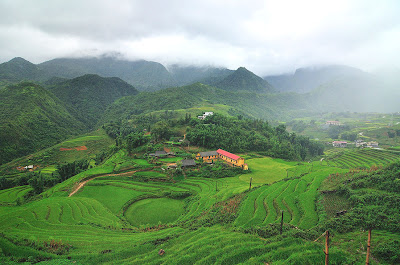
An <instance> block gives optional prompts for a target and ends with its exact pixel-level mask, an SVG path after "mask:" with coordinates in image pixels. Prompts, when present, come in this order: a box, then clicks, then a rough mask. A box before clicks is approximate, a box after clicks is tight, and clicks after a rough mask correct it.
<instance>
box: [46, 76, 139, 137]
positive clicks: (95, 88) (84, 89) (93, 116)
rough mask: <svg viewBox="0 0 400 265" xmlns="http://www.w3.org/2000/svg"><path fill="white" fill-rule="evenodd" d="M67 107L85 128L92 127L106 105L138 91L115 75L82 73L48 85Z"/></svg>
mask: <svg viewBox="0 0 400 265" xmlns="http://www.w3.org/2000/svg"><path fill="white" fill-rule="evenodd" d="M49 90H50V91H51V92H53V93H54V94H55V95H56V96H57V97H58V98H59V99H60V100H61V101H63V102H64V103H65V104H66V106H67V109H68V110H69V111H70V113H71V114H73V115H74V116H75V117H76V118H77V119H78V120H80V121H81V122H83V123H84V124H85V125H86V127H87V128H90V129H92V128H93V127H94V126H95V125H96V123H97V122H98V120H99V119H100V118H101V116H102V115H103V113H104V111H105V109H106V108H107V106H108V105H110V104H111V103H113V102H114V101H115V100H116V99H119V98H121V97H124V96H129V95H135V94H137V93H138V91H137V90H136V89H135V88H134V87H133V86H131V85H129V84H128V83H126V82H125V81H123V80H121V79H119V78H117V77H109V78H105V77H100V76H98V75H89V74H88V75H84V76H81V77H77V78H74V79H71V80H67V81H64V82H61V83H57V84H55V85H53V86H50V87H49Z"/></svg>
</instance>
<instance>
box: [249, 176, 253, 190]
mask: <svg viewBox="0 0 400 265" xmlns="http://www.w3.org/2000/svg"><path fill="white" fill-rule="evenodd" d="M252 180H253V178H252V177H250V187H249V190H251V181H252Z"/></svg>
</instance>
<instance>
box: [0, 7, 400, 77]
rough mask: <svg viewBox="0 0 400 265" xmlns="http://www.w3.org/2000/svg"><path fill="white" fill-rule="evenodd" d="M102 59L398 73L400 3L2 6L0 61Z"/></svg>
mask: <svg viewBox="0 0 400 265" xmlns="http://www.w3.org/2000/svg"><path fill="white" fill-rule="evenodd" d="M104 53H111V54H118V55H119V56H121V57H122V58H125V59H129V60H135V59H145V60H152V61H157V62H161V63H163V64H164V65H167V64H172V63H183V64H196V65H202V64H205V65H214V66H223V67H227V68H230V69H236V68H238V67H239V66H245V67H246V68H248V69H249V70H251V71H253V72H255V73H257V74H259V75H267V74H278V73H283V72H293V71H294V70H295V69H296V68H299V67H305V66H312V65H324V64H345V65H350V66H354V67H358V68H361V69H363V70H366V71H372V70H374V69H376V68H379V67H382V66H390V67H393V66H394V67H396V68H398V67H399V64H400V63H399V62H400V1H397V0H393V1H385V0H380V1H377V0H374V1H369V0H359V1H357V0H356V1H352V0H334V1H324V0H297V1H288V0H272V1H271V0H263V1H261V0H246V1H245V0H241V1H235V0H197V1H193V0H179V1H178V0H141V1H139V0H109V1H105V0H68V1H67V0H35V1H29V0H1V1H0V62H5V61H8V60H10V59H12V58H13V57H23V58H25V59H27V60H28V61H31V62H33V63H41V62H43V61H46V60H50V59H53V58H57V57H79V56H98V55H101V54H104Z"/></svg>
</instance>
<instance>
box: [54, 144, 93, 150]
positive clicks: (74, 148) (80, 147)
mask: <svg viewBox="0 0 400 265" xmlns="http://www.w3.org/2000/svg"><path fill="white" fill-rule="evenodd" d="M70 150H76V151H85V150H87V147H86V146H85V145H82V146H77V147H73V148H62V147H60V151H70Z"/></svg>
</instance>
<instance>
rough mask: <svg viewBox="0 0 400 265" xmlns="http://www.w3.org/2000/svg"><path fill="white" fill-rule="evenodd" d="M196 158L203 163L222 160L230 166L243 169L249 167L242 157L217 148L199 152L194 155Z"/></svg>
mask: <svg viewBox="0 0 400 265" xmlns="http://www.w3.org/2000/svg"><path fill="white" fill-rule="evenodd" d="M196 159H197V160H200V159H202V161H203V162H205V163H214V162H215V161H218V160H223V161H225V162H226V163H227V164H229V165H231V166H235V167H241V168H242V169H244V170H248V169H249V167H248V165H247V164H245V163H244V158H242V157H240V156H238V155H235V154H232V153H229V152H228V151H225V150H222V149H218V150H217V151H207V152H200V153H198V154H197V155H196Z"/></svg>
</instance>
